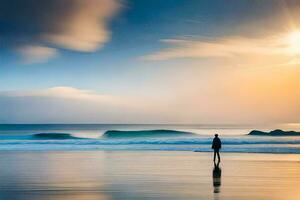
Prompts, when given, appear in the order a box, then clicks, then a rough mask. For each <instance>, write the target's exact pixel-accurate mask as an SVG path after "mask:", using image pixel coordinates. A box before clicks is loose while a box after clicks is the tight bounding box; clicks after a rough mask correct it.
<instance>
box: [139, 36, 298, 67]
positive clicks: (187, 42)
mask: <svg viewBox="0 0 300 200" xmlns="http://www.w3.org/2000/svg"><path fill="white" fill-rule="evenodd" d="M162 42H164V43H166V44H167V45H169V46H170V47H169V48H166V49H162V50H160V51H158V52H154V53H152V54H149V55H145V56H143V57H141V59H142V60H146V61H163V60H172V59H201V58H208V59H223V60H227V61H229V62H231V64H232V63H235V64H237V62H240V61H241V60H242V59H243V60H242V63H244V64H245V63H247V62H249V63H251V62H253V58H255V57H259V58H262V57H263V58H264V59H265V60H266V59H267V61H268V62H267V63H269V62H270V61H271V60H272V59H273V61H276V62H277V61H278V58H280V59H283V60H282V61H284V62H288V61H289V60H290V59H294V58H295V56H298V55H299V52H293V50H292V49H291V46H290V44H289V41H288V34H281V35H275V36H269V37H259V38H249V37H235V36H231V37H221V38H217V39H198V40H195V39H188V38H185V39H167V40H162ZM271 58H272V59H271ZM256 61H258V60H256ZM267 63H265V64H267ZM277 63H278V62H277Z"/></svg>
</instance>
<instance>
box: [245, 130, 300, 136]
mask: <svg viewBox="0 0 300 200" xmlns="http://www.w3.org/2000/svg"><path fill="white" fill-rule="evenodd" d="M248 135H262V136H300V132H296V131H283V130H280V129H276V130H274V131H270V132H264V131H258V130H253V131H251V132H250V133H249V134H248Z"/></svg>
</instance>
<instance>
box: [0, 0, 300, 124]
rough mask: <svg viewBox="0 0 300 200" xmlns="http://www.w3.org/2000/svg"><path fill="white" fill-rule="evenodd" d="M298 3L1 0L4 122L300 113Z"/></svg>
mask: <svg viewBox="0 0 300 200" xmlns="http://www.w3.org/2000/svg"><path fill="white" fill-rule="evenodd" d="M299 13H300V2H299V1H296V0H285V1H284V0H263V1H261V0H240V1H235V0H215V1H211V0H202V1H199V0H164V1H161V0H143V1H141V0H89V1H86V0H43V1H40V0H0V123H135V124H136V123H182V124H194V123H197V124H277V123H299V122H300V101H299V99H300V79H299V78H298V77H299V75H300V14H299Z"/></svg>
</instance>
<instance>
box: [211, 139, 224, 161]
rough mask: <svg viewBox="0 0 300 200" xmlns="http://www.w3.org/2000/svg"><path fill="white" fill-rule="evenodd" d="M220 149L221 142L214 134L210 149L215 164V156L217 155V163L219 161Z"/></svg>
mask: <svg viewBox="0 0 300 200" xmlns="http://www.w3.org/2000/svg"><path fill="white" fill-rule="evenodd" d="M221 147H222V142H221V140H220V138H219V136H218V134H215V138H214V140H213V142H212V145H211V148H212V149H213V150H214V162H216V154H217V155H218V163H219V162H220V161H221V159H220V153H219V151H220V149H221Z"/></svg>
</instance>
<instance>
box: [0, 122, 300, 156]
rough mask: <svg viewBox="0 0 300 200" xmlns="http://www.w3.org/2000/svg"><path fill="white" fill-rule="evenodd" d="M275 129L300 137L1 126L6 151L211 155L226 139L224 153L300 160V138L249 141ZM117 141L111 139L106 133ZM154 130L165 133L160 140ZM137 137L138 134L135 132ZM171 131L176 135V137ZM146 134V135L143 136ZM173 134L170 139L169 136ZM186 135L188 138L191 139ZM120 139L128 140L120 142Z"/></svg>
mask: <svg viewBox="0 0 300 200" xmlns="http://www.w3.org/2000/svg"><path fill="white" fill-rule="evenodd" d="M277 128H281V129H284V130H295V131H299V130H300V126H298V125H295V124H285V125H278V126H260V127H257V126H249V125H239V126H237V125H133V124H130V125H126V124H2V125H0V150H2V151H35V150H38V151H42V150H46V151H64V150H67V151H84V150H110V151H113V150H119V151H122V150H132V151H140V150H151V151H197V152H209V151H211V148H210V147H211V141H212V139H213V135H214V134H215V133H218V134H219V135H220V138H221V139H222V143H223V146H222V152H239V153H285V154H300V136H250V135H248V133H249V132H250V131H251V130H254V129H258V130H263V131H270V130H274V129H277ZM114 130H117V131H119V132H117V136H121V137H107V135H106V134H105V133H106V132H107V131H114ZM155 130H160V131H163V134H161V135H159V134H156V133H157V132H155ZM126 131H136V132H134V134H132V132H126ZM173 131H178V132H176V134H173V133H174V132H173ZM145 132H146V133H147V134H145ZM169 133H170V134H169ZM187 133H188V134H187ZM122 134H124V135H126V137H122Z"/></svg>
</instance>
